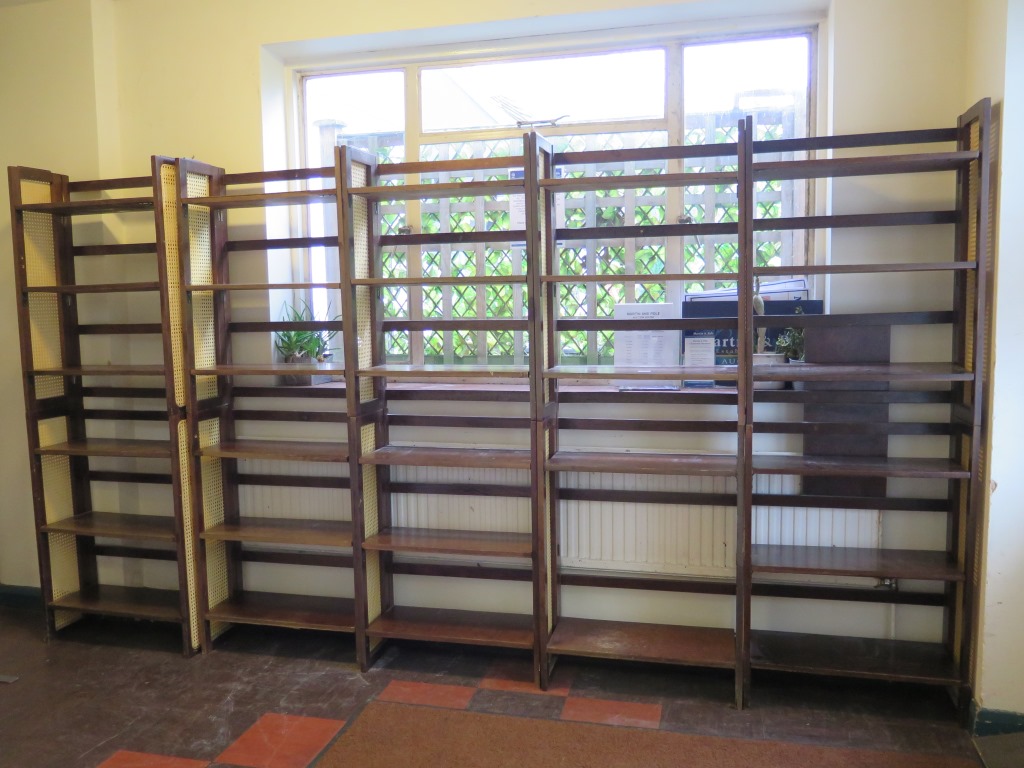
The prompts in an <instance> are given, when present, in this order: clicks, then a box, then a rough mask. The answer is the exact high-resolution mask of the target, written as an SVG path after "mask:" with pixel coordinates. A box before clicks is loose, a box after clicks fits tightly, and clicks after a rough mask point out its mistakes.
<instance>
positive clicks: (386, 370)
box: [359, 363, 530, 379]
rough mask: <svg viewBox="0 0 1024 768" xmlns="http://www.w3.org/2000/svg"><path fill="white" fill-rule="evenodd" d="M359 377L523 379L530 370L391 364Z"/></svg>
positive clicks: (524, 367)
mask: <svg viewBox="0 0 1024 768" xmlns="http://www.w3.org/2000/svg"><path fill="white" fill-rule="evenodd" d="M359 375H360V376H376V377H387V378H392V379H414V378H431V379H433V378H445V379H452V378H468V379H495V378H515V379H525V378H527V377H528V376H529V375H530V369H529V367H528V366H525V365H402V364H398V363H391V364H388V365H375V366H373V367H372V368H364V369H362V370H360V371H359Z"/></svg>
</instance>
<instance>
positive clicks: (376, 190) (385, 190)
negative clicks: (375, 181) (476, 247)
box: [349, 179, 525, 200]
mask: <svg viewBox="0 0 1024 768" xmlns="http://www.w3.org/2000/svg"><path fill="white" fill-rule="evenodd" d="M524 189H525V186H524V182H523V180H522V179H506V180H501V181H450V182H449V181H446V182H440V183H438V184H399V185H396V186H393V187H352V188H351V189H350V190H349V192H350V193H351V194H353V195H358V196H359V197H365V198H367V199H369V200H423V199H427V200H431V199H435V198H440V199H446V198H453V197H485V196H491V195H507V194H516V193H520V194H521V193H522V192H523V190H524Z"/></svg>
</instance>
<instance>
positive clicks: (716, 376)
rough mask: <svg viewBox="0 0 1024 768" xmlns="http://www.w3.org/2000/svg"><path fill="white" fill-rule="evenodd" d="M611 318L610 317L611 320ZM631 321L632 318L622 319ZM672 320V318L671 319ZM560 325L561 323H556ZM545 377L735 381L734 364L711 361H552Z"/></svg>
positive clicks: (545, 372)
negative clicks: (644, 363)
mask: <svg viewBox="0 0 1024 768" xmlns="http://www.w3.org/2000/svg"><path fill="white" fill-rule="evenodd" d="M613 322H614V321H613ZM622 322H633V321H631V320H630V321H622ZM672 322H674V321H672ZM559 327H560V328H561V327H562V323H559ZM544 378H547V379H584V380H586V379H602V380H603V379H639V380H647V379H653V380H657V381H681V380H682V379H693V380H695V381H697V380H699V381H735V380H736V366H735V365H715V366H709V367H704V368H698V367H696V366H691V367H684V366H663V367H657V368H653V367H652V368H637V367H632V366H624V365H556V366H555V367H554V368H548V369H547V370H546V371H544Z"/></svg>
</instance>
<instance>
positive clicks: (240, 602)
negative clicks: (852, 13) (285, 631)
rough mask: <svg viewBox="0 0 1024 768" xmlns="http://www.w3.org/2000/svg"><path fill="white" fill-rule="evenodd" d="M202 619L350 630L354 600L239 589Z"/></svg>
mask: <svg viewBox="0 0 1024 768" xmlns="http://www.w3.org/2000/svg"><path fill="white" fill-rule="evenodd" d="M206 620H207V621H227V622H231V623H233V624H257V625H261V626H266V627H287V628H290V629H319V630H324V631H327V632H354V631H355V603H354V602H353V601H352V600H351V599H350V598H346V597H317V596H313V595H288V594H281V593H276V592H241V593H239V594H237V595H235V596H234V597H233V598H230V599H228V600H225V601H224V602H222V603H219V604H218V605H216V606H214V607H213V608H211V609H210V610H208V611H207V612H206Z"/></svg>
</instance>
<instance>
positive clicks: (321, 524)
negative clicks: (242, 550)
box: [199, 518, 352, 547]
mask: <svg viewBox="0 0 1024 768" xmlns="http://www.w3.org/2000/svg"><path fill="white" fill-rule="evenodd" d="M199 536H200V538H203V539H206V540H207V541H242V542H248V543H259V544H281V545H294V546H306V547H351V546H352V523H350V522H346V521H340V520H337V521H336V520H293V519H284V518H247V519H242V520H240V521H239V522H237V523H222V524H221V525H216V526H213V527H211V528H208V529H207V530H205V531H203V532H202V533H201V534H199Z"/></svg>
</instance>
